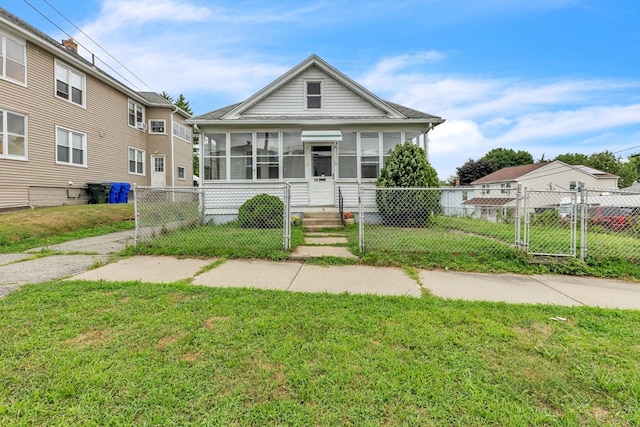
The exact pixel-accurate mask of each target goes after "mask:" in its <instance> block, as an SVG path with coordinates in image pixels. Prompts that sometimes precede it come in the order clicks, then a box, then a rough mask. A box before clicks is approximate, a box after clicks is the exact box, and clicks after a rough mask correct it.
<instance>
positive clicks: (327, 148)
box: [309, 144, 336, 206]
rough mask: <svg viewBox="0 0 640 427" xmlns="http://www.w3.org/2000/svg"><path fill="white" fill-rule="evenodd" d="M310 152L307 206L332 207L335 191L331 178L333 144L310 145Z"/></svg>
mask: <svg viewBox="0 0 640 427" xmlns="http://www.w3.org/2000/svg"><path fill="white" fill-rule="evenodd" d="M310 151H311V161H310V166H311V181H310V182H309V204H310V205H312V206H334V205H335V195H336V191H335V185H334V178H333V144H330V145H326V144H325V145H311V146H310Z"/></svg>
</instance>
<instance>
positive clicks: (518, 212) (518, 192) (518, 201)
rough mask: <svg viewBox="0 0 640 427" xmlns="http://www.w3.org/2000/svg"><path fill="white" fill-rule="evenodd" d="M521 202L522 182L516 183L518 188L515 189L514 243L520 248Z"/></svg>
mask: <svg viewBox="0 0 640 427" xmlns="http://www.w3.org/2000/svg"><path fill="white" fill-rule="evenodd" d="M521 203H522V184H518V188H517V190H516V220H515V227H516V229H515V245H516V248H518V249H521V248H522V240H521V237H522V236H521V235H520V232H521V229H520V227H521V222H520V221H521V217H520V216H521V215H522V210H521V209H520V204H521Z"/></svg>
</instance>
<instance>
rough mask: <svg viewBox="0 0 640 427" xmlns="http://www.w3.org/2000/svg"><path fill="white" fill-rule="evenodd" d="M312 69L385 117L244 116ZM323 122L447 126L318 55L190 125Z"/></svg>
mask: <svg viewBox="0 0 640 427" xmlns="http://www.w3.org/2000/svg"><path fill="white" fill-rule="evenodd" d="M311 67H317V68H318V69H320V70H321V71H322V72H324V73H326V74H327V75H329V76H330V77H331V78H333V79H334V80H336V81H337V82H339V83H340V84H342V85H343V86H345V87H346V88H348V89H349V90H351V91H352V92H353V93H355V94H356V95H357V96H359V97H361V98H363V99H364V100H366V101H367V102H369V103H370V104H372V105H374V106H375V107H377V108H378V109H379V110H381V111H383V112H384V114H385V115H384V116H371V117H366V116H355V115H354V116H347V115H340V116H327V115H277V116H275V115H270V116H266V115H261V116H256V115H251V116H243V113H244V112H246V111H247V110H249V109H250V108H252V107H253V106H255V105H257V104H258V103H259V102H260V101H262V100H264V99H265V98H267V97H268V96H270V95H271V94H273V93H274V92H276V91H277V90H279V89H281V88H283V87H284V86H286V85H287V84H288V83H290V82H291V81H292V80H293V79H295V78H296V77H298V76H299V75H301V74H302V73H303V72H304V71H306V70H308V69H309V68H311ZM240 120H242V121H259V122H264V121H269V120H271V121H279V122H282V121H311V122H314V121H320V120H328V121H331V120H359V121H372V122H373V121H375V122H384V121H385V120H390V121H393V120H403V121H407V122H411V121H416V122H420V123H425V122H427V123H431V124H432V126H434V127H435V126H437V125H439V124H440V123H443V122H444V119H442V118H441V117H438V116H434V115H432V114H427V113H423V112H421V111H418V110H414V109H412V108H408V107H404V106H402V105H399V104H395V103H393V102H388V101H384V100H382V99H380V98H378V97H377V96H376V95H374V94H373V93H371V92H369V91H368V90H367V89H365V88H364V87H363V86H361V85H359V84H358V83H356V82H355V81H354V80H352V79H351V78H349V77H348V76H346V75H345V74H343V73H342V72H340V71H339V70H337V69H336V68H334V67H332V66H331V65H329V64H328V63H327V62H325V61H324V60H322V59H321V58H320V57H318V56H316V55H311V56H310V57H308V58H307V59H305V60H304V61H302V62H301V63H300V64H298V65H296V66H295V67H294V68H292V69H291V70H289V71H288V72H287V73H285V74H283V75H282V76H280V77H279V78H277V79H276V80H274V81H273V82H272V83H270V84H269V85H267V86H266V87H264V88H263V89H262V90H260V91H259V92H257V93H256V94H254V95H253V96H251V97H249V98H248V99H246V100H244V101H242V102H239V103H236V104H232V105H229V106H227V107H223V108H219V109H217V110H214V111H211V112H208V113H205V114H202V115H200V116H196V117H193V118H192V119H191V120H190V121H189V122H190V123H198V124H206V123H211V122H221V121H222V122H224V121H240Z"/></svg>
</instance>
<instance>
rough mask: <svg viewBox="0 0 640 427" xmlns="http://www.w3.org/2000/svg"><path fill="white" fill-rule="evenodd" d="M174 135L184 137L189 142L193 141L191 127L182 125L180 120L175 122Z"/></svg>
mask: <svg viewBox="0 0 640 427" xmlns="http://www.w3.org/2000/svg"><path fill="white" fill-rule="evenodd" d="M173 136H175V137H176V138H180V139H184V140H185V141H188V142H192V141H193V136H192V133H191V129H189V128H188V127H187V126H184V125H181V124H180V123H178V122H173Z"/></svg>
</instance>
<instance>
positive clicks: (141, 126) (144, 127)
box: [127, 99, 147, 132]
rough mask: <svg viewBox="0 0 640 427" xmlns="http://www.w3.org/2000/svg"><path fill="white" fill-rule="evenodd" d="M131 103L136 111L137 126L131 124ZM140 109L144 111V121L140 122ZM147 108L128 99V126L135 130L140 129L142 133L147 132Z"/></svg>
mask: <svg viewBox="0 0 640 427" xmlns="http://www.w3.org/2000/svg"><path fill="white" fill-rule="evenodd" d="M129 103H131V104H133V105H134V106H135V111H134V117H135V121H136V124H135V125H132V124H131V123H129ZM138 109H140V111H142V120H141V121H138V120H137V119H138V114H137V113H138ZM145 116H146V114H145V108H144V105H141V104H139V103H137V102H136V101H134V100H133V99H128V101H127V125H129V127H130V128H134V129H138V130H139V131H140V132H145V131H146V130H147V122H146V121H145Z"/></svg>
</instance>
